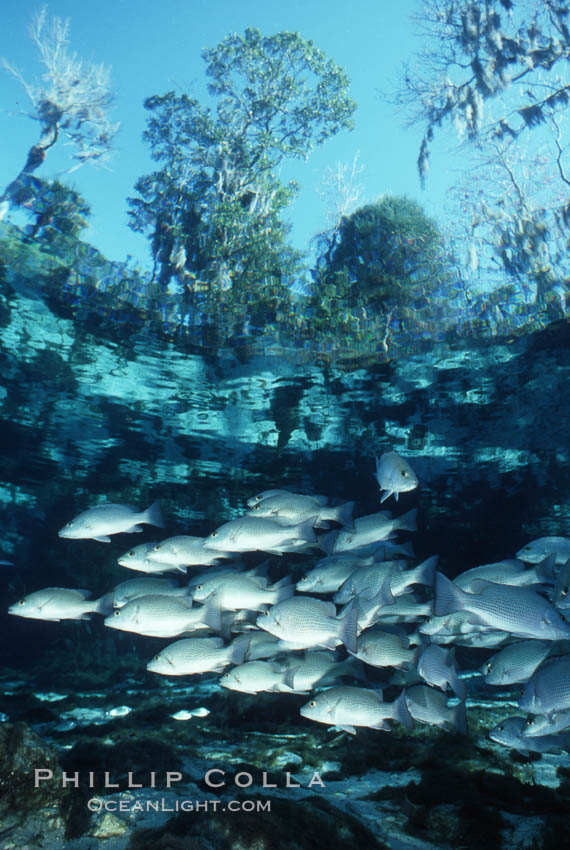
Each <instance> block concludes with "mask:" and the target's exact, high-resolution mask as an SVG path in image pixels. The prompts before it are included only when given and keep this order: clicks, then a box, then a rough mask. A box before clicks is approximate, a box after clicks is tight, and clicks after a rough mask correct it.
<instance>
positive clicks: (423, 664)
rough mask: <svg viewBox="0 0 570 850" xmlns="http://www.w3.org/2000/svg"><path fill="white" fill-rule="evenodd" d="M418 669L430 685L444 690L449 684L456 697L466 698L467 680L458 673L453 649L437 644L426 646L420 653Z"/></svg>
mask: <svg viewBox="0 0 570 850" xmlns="http://www.w3.org/2000/svg"><path fill="white" fill-rule="evenodd" d="M417 670H418V673H419V674H420V676H421V677H422V679H424V680H425V681H426V682H427V683H428V685H434V687H436V688H440V690H442V691H445V690H447V686H448V685H449V687H450V688H451V689H452V691H453V693H454V694H455V696H456V697H458V698H459V699H460V700H464V699H465V682H464V681H463V680H462V679H460V678H459V676H458V675H457V670H456V668H455V654H454V650H453V649H451V650H446V649H443V647H441V646H437V644H430V645H429V646H426V647H425V648H424V649H422V650H421V651H420V653H419V655H418V662H417Z"/></svg>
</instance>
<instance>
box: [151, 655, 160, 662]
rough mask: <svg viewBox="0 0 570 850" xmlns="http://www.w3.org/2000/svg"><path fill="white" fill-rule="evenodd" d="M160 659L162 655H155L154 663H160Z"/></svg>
mask: <svg viewBox="0 0 570 850" xmlns="http://www.w3.org/2000/svg"><path fill="white" fill-rule="evenodd" d="M159 658H160V655H155V656H154V658H153V659H152V660H153V661H158V660H159Z"/></svg>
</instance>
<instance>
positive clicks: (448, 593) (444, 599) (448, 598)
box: [433, 572, 464, 617]
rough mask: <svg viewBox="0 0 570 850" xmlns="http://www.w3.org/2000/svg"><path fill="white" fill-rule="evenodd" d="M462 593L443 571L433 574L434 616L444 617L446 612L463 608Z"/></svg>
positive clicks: (451, 612)
mask: <svg viewBox="0 0 570 850" xmlns="http://www.w3.org/2000/svg"><path fill="white" fill-rule="evenodd" d="M463 597H464V593H463V591H462V590H461V588H459V587H457V585H456V584H453V582H452V581H451V580H450V579H448V578H447V576H444V575H443V573H440V572H437V573H436V574H435V600H434V606H433V609H434V614H435V616H436V617H444V616H445V615H446V614H455V612H456V611H461V610H462V609H463Z"/></svg>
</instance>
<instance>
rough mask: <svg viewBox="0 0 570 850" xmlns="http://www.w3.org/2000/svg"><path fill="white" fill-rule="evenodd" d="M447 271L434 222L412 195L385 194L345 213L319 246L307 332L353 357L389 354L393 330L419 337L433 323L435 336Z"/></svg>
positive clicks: (449, 267) (441, 308)
mask: <svg viewBox="0 0 570 850" xmlns="http://www.w3.org/2000/svg"><path fill="white" fill-rule="evenodd" d="M451 276H452V273H451V258H450V257H449V256H448V254H447V252H446V249H445V246H444V242H443V238H442V236H441V233H440V231H439V229H438V227H437V225H436V224H435V222H433V221H432V220H431V219H430V218H428V216H426V215H425V213H424V212H423V210H422V208H421V206H420V205H419V204H417V203H416V202H415V201H412V200H410V199H409V198H406V197H398V196H391V195H385V196H383V197H382V198H380V199H379V200H378V201H376V203H373V204H367V205H365V206H363V207H360V208H359V209H357V210H356V211H355V212H353V213H352V214H351V215H349V216H345V217H343V218H342V219H341V220H340V222H339V223H338V225H337V227H336V228H335V230H334V231H333V233H332V234H331V235H330V236H329V237H328V239H327V240H326V243H325V244H324V245H323V246H322V250H321V254H320V257H319V261H318V269H317V273H316V281H315V285H314V289H313V294H312V297H311V299H310V320H309V323H310V331H311V333H312V335H313V338H314V339H319V340H320V342H321V343H322V342H323V341H324V340H325V339H326V338H328V339H329V343H330V345H331V346H332V347H339V348H345V349H346V350H347V351H351V352H352V353H353V355H354V356H361V355H362V354H363V353H366V354H368V355H369V354H372V353H376V354H384V355H389V352H390V346H391V342H392V339H393V336H394V334H398V335H400V337H401V335H402V334H404V335H406V334H409V335H415V336H416V337H418V338H419V337H420V336H421V333H422V328H423V327H425V328H427V327H428V325H430V326H431V331H430V335H431V336H432V337H433V328H434V327H436V326H437V323H438V321H439V318H440V316H441V314H442V312H443V302H442V299H441V298H440V297H439V296H440V295H441V292H442V290H444V289H445V287H446V286H448V285H449V283H450V280H451ZM308 331H309V328H308V327H306V328H305V332H308Z"/></svg>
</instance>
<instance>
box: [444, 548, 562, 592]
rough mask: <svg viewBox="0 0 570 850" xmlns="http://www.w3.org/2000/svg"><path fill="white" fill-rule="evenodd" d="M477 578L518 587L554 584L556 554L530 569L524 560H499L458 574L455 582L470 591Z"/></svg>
mask: <svg viewBox="0 0 570 850" xmlns="http://www.w3.org/2000/svg"><path fill="white" fill-rule="evenodd" d="M477 579H484V580H485V581H492V582H494V583H495V584H510V585H515V586H516V587H529V586H531V585H533V584H554V581H555V574H554V556H550V557H548V558H545V560H544V561H542V562H541V563H540V564H536V565H535V566H534V567H533V568H531V569H529V568H528V567H527V566H526V565H525V563H524V562H523V561H520V560H515V559H512V560H509V561H499V562H497V563H496V564H484V565H483V566H481V567H473V569H471V570H466V571H465V572H463V573H461V575H458V576H457V577H456V578H455V579H454V580H453V582H454V584H456V585H457V587H460V588H461V590H466V591H467V592H468V593H472V592H473V587H472V585H473V582H475V581H477Z"/></svg>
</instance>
